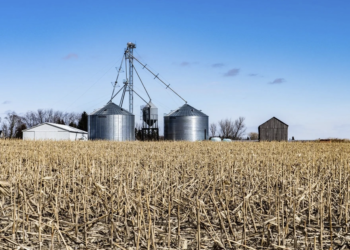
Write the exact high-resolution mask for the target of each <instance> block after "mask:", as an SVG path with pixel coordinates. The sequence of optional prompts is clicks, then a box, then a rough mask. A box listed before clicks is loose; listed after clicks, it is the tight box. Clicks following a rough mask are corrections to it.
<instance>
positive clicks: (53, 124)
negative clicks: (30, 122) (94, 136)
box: [23, 122, 88, 134]
mask: <svg viewBox="0 0 350 250" xmlns="http://www.w3.org/2000/svg"><path fill="white" fill-rule="evenodd" d="M44 124H47V125H50V126H52V127H56V128H60V129H63V130H65V131H68V132H73V133H83V134H87V133H88V132H86V131H84V130H80V129H77V128H73V127H71V126H67V125H63V124H57V123H51V122H44V123H41V124H38V125H36V126H34V127H31V128H28V129H25V130H23V131H30V130H31V129H34V128H37V127H39V126H42V125H44Z"/></svg>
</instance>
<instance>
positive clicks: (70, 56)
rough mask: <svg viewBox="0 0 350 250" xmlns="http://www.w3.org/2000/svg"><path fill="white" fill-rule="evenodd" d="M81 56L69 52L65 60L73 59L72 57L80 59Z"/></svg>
mask: <svg viewBox="0 0 350 250" xmlns="http://www.w3.org/2000/svg"><path fill="white" fill-rule="evenodd" d="M78 58H79V56H78V55H77V54H75V53H69V54H68V55H66V56H65V57H63V59H64V60H71V59H78Z"/></svg>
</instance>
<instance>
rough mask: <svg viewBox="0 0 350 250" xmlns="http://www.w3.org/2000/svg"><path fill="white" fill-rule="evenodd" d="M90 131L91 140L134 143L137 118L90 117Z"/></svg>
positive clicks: (116, 116)
mask: <svg viewBox="0 0 350 250" xmlns="http://www.w3.org/2000/svg"><path fill="white" fill-rule="evenodd" d="M88 130H89V139H91V140H110V141H134V140H135V116H133V115H132V116H131V115H90V116H89V118H88Z"/></svg>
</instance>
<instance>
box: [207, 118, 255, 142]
mask: <svg viewBox="0 0 350 250" xmlns="http://www.w3.org/2000/svg"><path fill="white" fill-rule="evenodd" d="M244 121H245V118H244V117H239V118H238V119H236V120H235V121H232V120H231V119H222V120H220V121H219V122H218V123H217V124H216V123H211V124H210V127H209V130H210V135H211V137H216V136H218V137H221V138H228V139H232V140H242V139H245V137H244V136H245V133H246V130H247V127H246V125H245V124H244ZM247 139H250V140H257V139H258V134H257V133H254V132H251V133H249V134H248V137H247Z"/></svg>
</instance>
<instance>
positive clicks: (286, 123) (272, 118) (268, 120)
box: [259, 117, 288, 128]
mask: <svg viewBox="0 0 350 250" xmlns="http://www.w3.org/2000/svg"><path fill="white" fill-rule="evenodd" d="M272 119H276V120H277V121H279V122H280V123H283V124H284V125H286V126H288V124H287V123H284V122H282V121H281V120H280V119H278V118H276V117H272V118H271V119H268V120H267V121H266V122H264V123H263V124H261V125H260V126H262V125H264V124H265V123H267V122H269V121H271V120H272ZM260 126H259V128H260Z"/></svg>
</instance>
